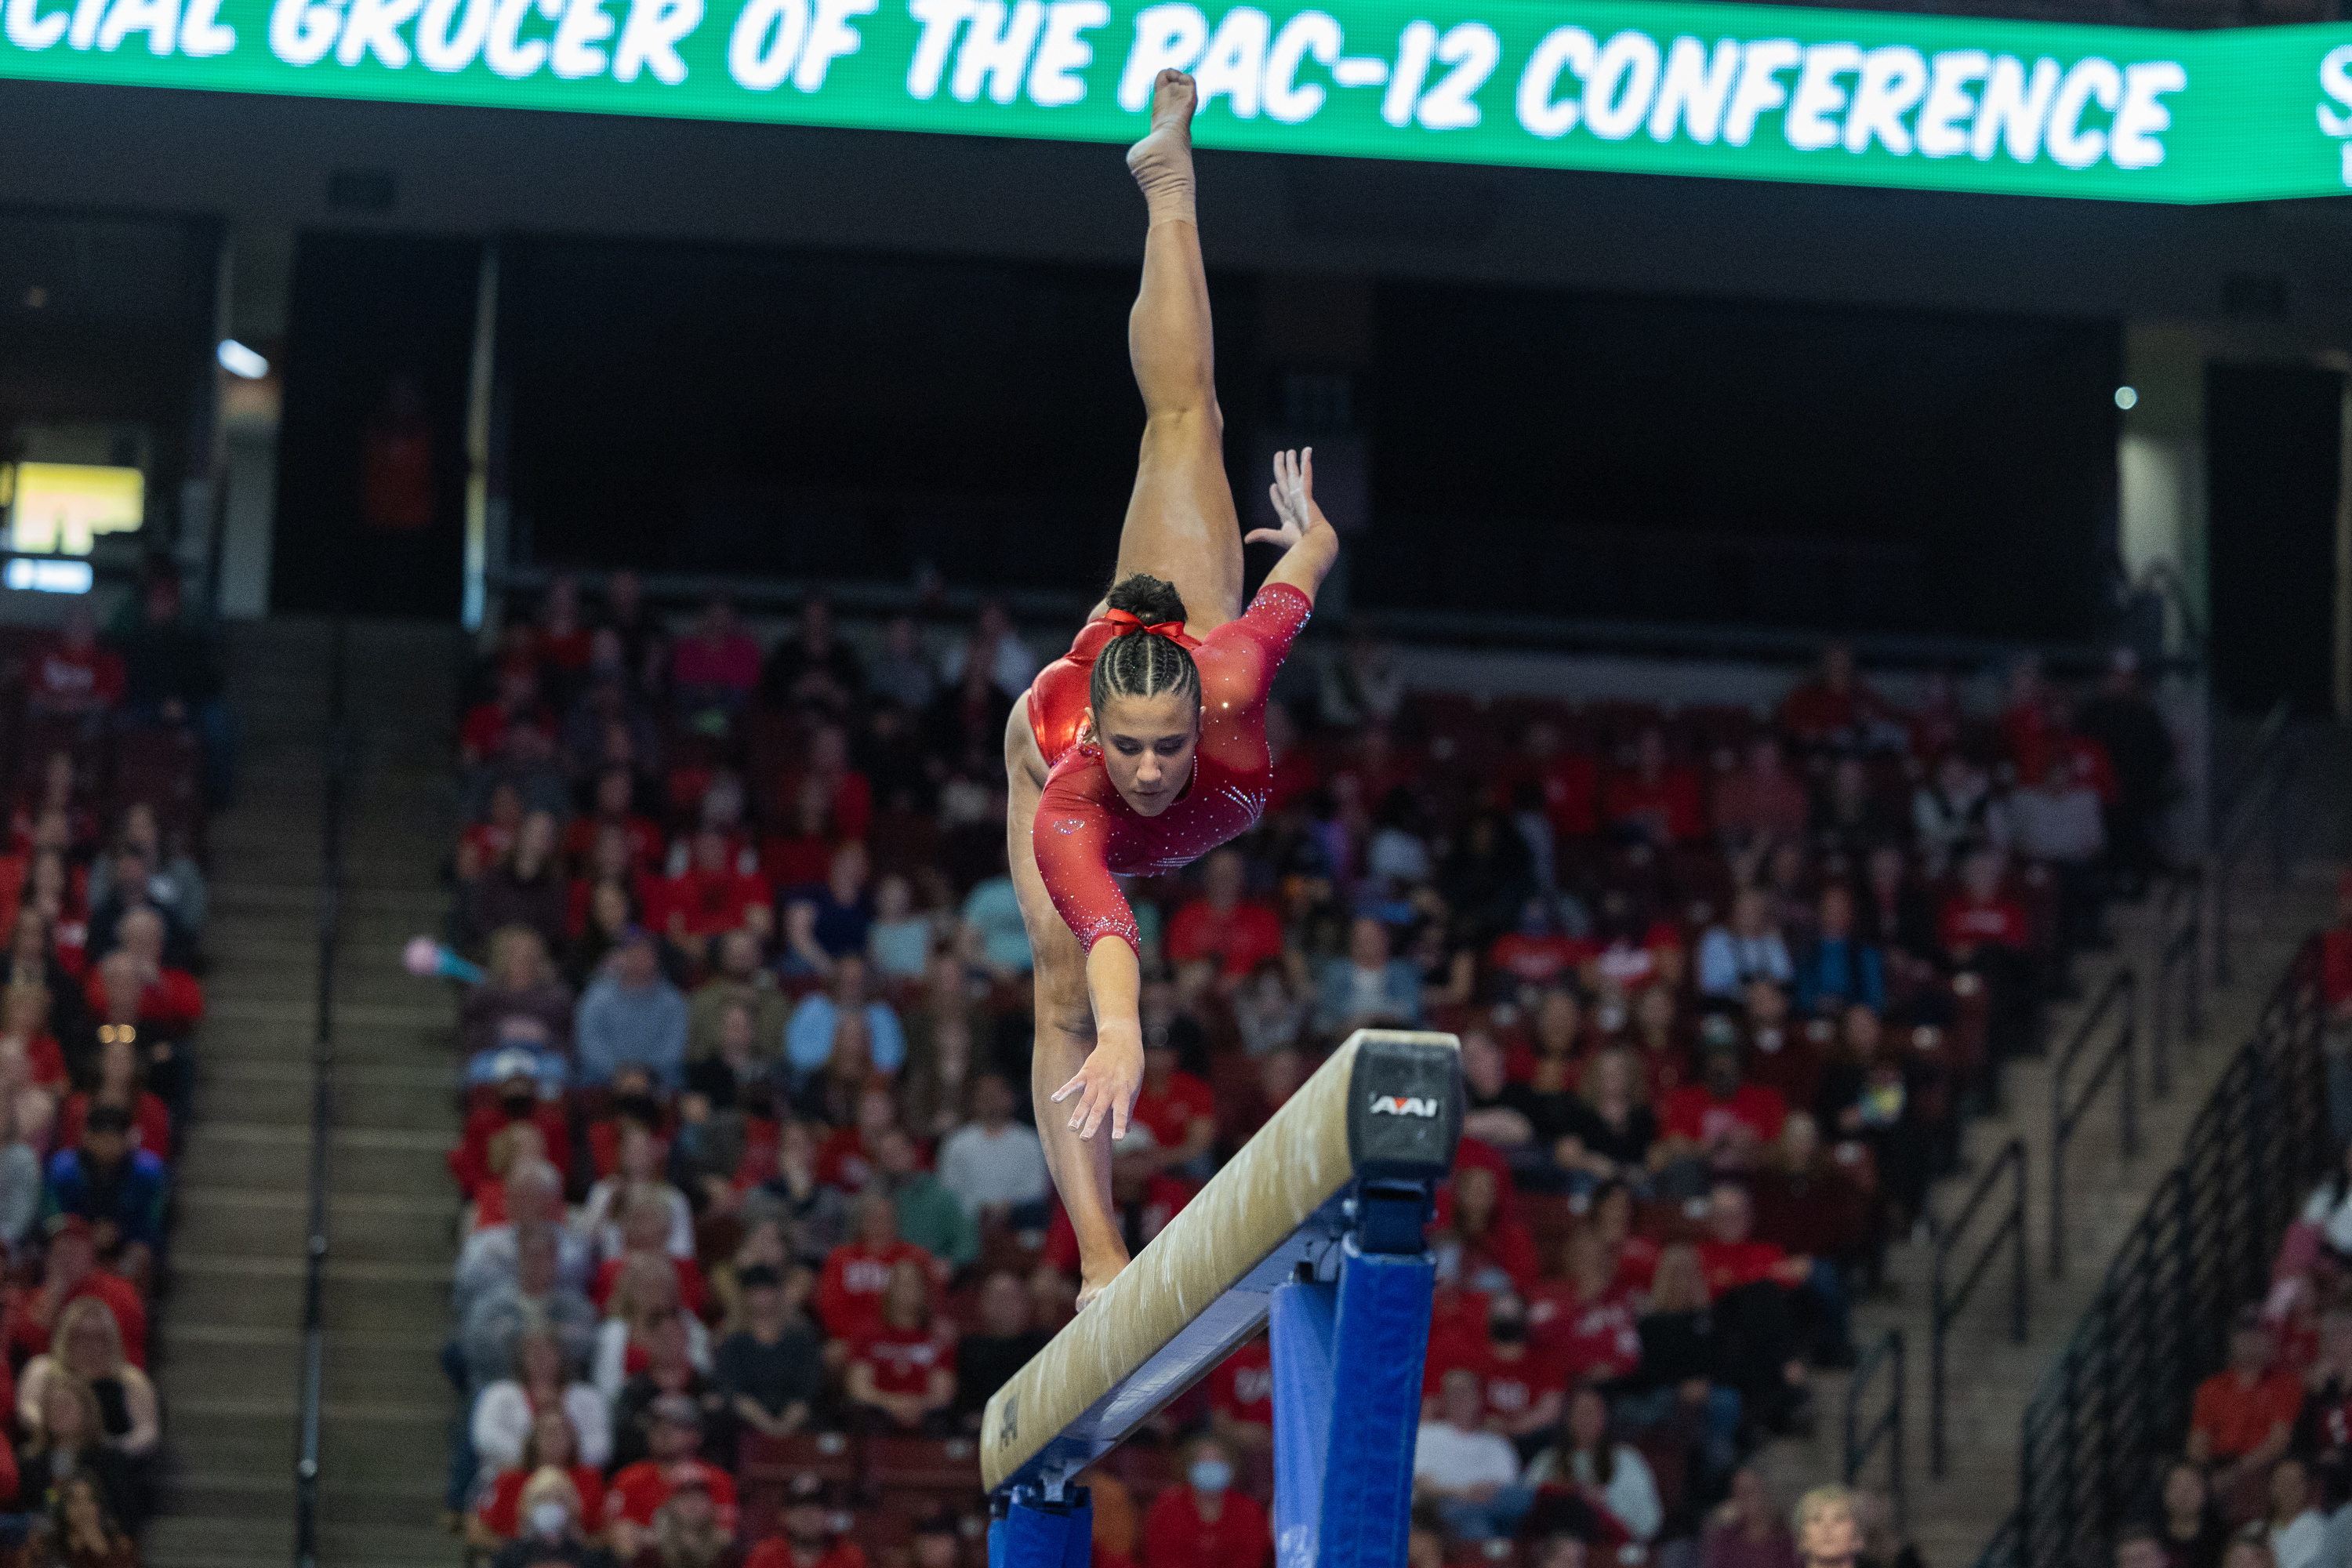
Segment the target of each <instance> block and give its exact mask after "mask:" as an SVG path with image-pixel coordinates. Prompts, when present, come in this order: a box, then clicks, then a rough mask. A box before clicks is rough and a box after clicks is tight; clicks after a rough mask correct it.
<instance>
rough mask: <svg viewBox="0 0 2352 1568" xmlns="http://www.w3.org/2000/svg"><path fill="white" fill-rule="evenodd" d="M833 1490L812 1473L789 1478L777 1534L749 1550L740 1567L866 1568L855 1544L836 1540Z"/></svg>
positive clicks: (807, 1471) (802, 1473)
mask: <svg viewBox="0 0 2352 1568" xmlns="http://www.w3.org/2000/svg"><path fill="white" fill-rule="evenodd" d="M834 1506H835V1498H834V1495H833V1488H832V1487H831V1485H829V1484H828V1483H827V1482H826V1481H825V1480H824V1478H822V1477H820V1476H818V1475H817V1474H816V1473H815V1472H814V1471H813V1470H803V1471H802V1472H801V1473H800V1474H799V1475H796V1476H794V1477H793V1479H792V1482H791V1484H790V1485H789V1486H787V1487H786V1488H785V1490H784V1507H783V1511H782V1513H781V1514H780V1515H778V1517H777V1520H776V1524H777V1529H778V1533H777V1534H775V1535H772V1536H770V1537H769V1538H768V1539H767V1540H765V1541H762V1542H760V1544H759V1545H757V1546H754V1547H753V1548H751V1556H749V1557H747V1558H746V1559H744V1562H743V1568H866V1553H865V1552H863V1551H861V1550H859V1548H858V1545H857V1543H856V1542H854V1541H843V1540H840V1539H838V1538H837V1537H836V1535H835V1531H834V1527H833V1521H834V1518H835V1513H834Z"/></svg>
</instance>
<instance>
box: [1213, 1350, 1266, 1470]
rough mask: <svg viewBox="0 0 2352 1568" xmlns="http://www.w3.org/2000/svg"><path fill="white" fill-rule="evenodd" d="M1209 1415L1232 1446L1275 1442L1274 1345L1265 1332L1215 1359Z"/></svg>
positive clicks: (1260, 1446) (1250, 1449) (1255, 1446)
mask: <svg viewBox="0 0 2352 1568" xmlns="http://www.w3.org/2000/svg"><path fill="white" fill-rule="evenodd" d="M1209 1419H1210V1422H1211V1424H1212V1425H1213V1426H1214V1427H1215V1429H1216V1434H1217V1436H1218V1437H1219V1438H1220V1439H1222V1440H1223V1442H1224V1443H1226V1444H1227V1445H1229V1446H1230V1447H1233V1448H1234V1449H1236V1450H1239V1451H1243V1452H1255V1451H1256V1450H1259V1449H1263V1448H1270V1447H1273V1446H1274V1347H1273V1344H1272V1342H1270V1341H1268V1340H1267V1338H1266V1336H1265V1335H1264V1334H1259V1335H1258V1336H1257V1337H1256V1338H1255V1339H1253V1340H1252V1341H1250V1342H1249V1343H1247V1344H1245V1345H1244V1346H1243V1347H1242V1348H1241V1349H1239V1350H1237V1351H1235V1352H1234V1353H1233V1354H1231V1355H1229V1356H1227V1357H1226V1358H1225V1359H1224V1360H1223V1361H1221V1362H1219V1363H1217V1370H1216V1371H1214V1372H1213V1373H1210V1374H1209Z"/></svg>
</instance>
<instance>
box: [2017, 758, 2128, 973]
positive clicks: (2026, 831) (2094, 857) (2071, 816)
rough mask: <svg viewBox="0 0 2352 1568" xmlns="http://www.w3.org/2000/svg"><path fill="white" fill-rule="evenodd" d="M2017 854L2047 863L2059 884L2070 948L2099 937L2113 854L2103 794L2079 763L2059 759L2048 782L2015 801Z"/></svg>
mask: <svg viewBox="0 0 2352 1568" xmlns="http://www.w3.org/2000/svg"><path fill="white" fill-rule="evenodd" d="M2010 811H2011V816H2013V817H2014V818H2015V820H2016V824H2017V852H2018V853H2019V854H2021V855H2022V856H2025V857H2026V858H2029V859H2032V860H2040V861H2042V862H2043V863H2044V864H2046V865H2047V866H2048V867H2049V868H2050V869H2051V870H2052V872H2053V873H2054V874H2055V875H2056V876H2057V879H2058V895H2059V913H2060V925H2061V928H2062V929H2063V931H2064V932H2065V941H2066V942H2067V943H2068V944H2069V945H2070V946H2080V945H2082V944H2084V943H2085V942H2089V941H2091V940H2092V939H2093V938H2095V936H2096V935H2097V934H2098V923H2099V900H2100V895H2101V891H2102V889H2101V885H2100V876H2101V871H2102V869H2103V865H2104V861H2105V856H2106V852H2107V837H2106V828H2105V825H2104V823H2103V821H2102V819H2101V817H2100V815H2099V795H2098V792H2097V791H2096V790H2095V789H2093V788H2092V787H2091V785H2090V784H2087V783H2085V782H2084V780H2082V779H2081V778H2079V777H2077V776H2076V774H2075V772H2074V765H2073V763H2071V762H2070V761H2069V760H2068V759H2067V758H2065V757H2063V756H2053V758H2052V759H2051V760H2050V763H2049V765H2048V767H2047V769H2046V771H2045V772H2044V773H2042V777H2041V778H2040V779H2039V780H2038V781H2037V782H2036V783H2035V784H2032V786H2030V787H2026V788H2021V789H2020V790H2018V791H2017V792H2016V793H2015V794H2014V795H2011V797H2010Z"/></svg>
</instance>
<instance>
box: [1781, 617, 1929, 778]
mask: <svg viewBox="0 0 2352 1568" xmlns="http://www.w3.org/2000/svg"><path fill="white" fill-rule="evenodd" d="M1779 722H1780V730H1781V731H1782V732H1783V733H1785V734H1787V735H1789V736H1790V737H1791V738H1792V739H1793V740H1795V742H1797V744H1799V745H1800V746H1802V747H1804V748H1806V749H1807V750H1809V751H1811V750H1836V751H1860V750H1863V749H1865V748H1871V749H1879V748H1884V747H1888V746H1900V745H1902V744H1903V743H1904V742H1906V740H1907V739H1908V733H1907V731H1906V730H1905V729H1904V726H1903V716H1902V714H1901V713H1899V712H1898V711H1896V710H1895V708H1894V707H1893V706H1892V705H1890V704H1889V703H1888V702H1887V701H1886V700H1885V699H1884V698H1882V697H1880V696H1879V695H1878V693H1876V692H1875V691H1873V690H1872V689H1870V688H1869V687H1868V686H1866V685H1864V683H1863V682H1862V680H1861V679H1860V678H1859V677H1858V676H1857V675H1856V674H1855V673H1854V666H1853V648H1852V647H1848V646H1847V645H1846V644H1844V643H1841V642H1833V643H1830V644H1828V645H1826V646H1825V647H1822V662H1821V666H1820V668H1819V669H1818V670H1817V671H1816V672H1815V673H1814V675H1813V676H1812V678H1811V679H1808V680H1807V681H1805V682H1804V684H1802V685H1801V686H1799V687H1798V688H1797V689H1795V690H1793V691H1791V692H1790V693H1789V695H1788V696H1786V697H1784V698H1782V699H1781V700H1780V714H1779Z"/></svg>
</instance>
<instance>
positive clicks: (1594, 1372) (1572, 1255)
mask: <svg viewBox="0 0 2352 1568" xmlns="http://www.w3.org/2000/svg"><path fill="white" fill-rule="evenodd" d="M1560 1253H1561V1268H1560V1269H1559V1274H1558V1276H1556V1277H1547V1278H1545V1279H1538V1280H1537V1281H1536V1282H1535V1283H1534V1284H1532V1285H1530V1286H1529V1287H1528V1294H1527V1302H1528V1310H1527V1317H1528V1345H1529V1347H1530V1348H1531V1349H1533V1350H1534V1351H1536V1352H1538V1354H1541V1355H1544V1356H1547V1357H1549V1358H1550V1360H1551V1362H1552V1363H1553V1364H1554V1365H1555V1366H1556V1367H1558V1369H1559V1374H1560V1378H1561V1382H1562V1385H1563V1386H1566V1387H1573V1386H1575V1385H1576V1384H1583V1383H1591V1384H1608V1385H1612V1386H1617V1387H1619V1388H1621V1389H1623V1388H1630V1387H1632V1386H1633V1384H1632V1380H1633V1377H1634V1376H1635V1374H1636V1373H1639V1372H1640V1371H1641V1367H1642V1336H1641V1332H1640V1331H1639V1329H1638V1328H1637V1327H1636V1326H1635V1322H1634V1319H1635V1316H1636V1314H1635V1311H1634V1300H1633V1291H1632V1290H1630V1289H1627V1288H1626V1287H1625V1286H1624V1285H1623V1284H1622V1283H1620V1282H1619V1280H1618V1279H1617V1259H1616V1258H1614V1257H1613V1256H1612V1255H1611V1253H1610V1251H1609V1248H1608V1247H1607V1245H1606V1244H1605V1243H1604V1242H1603V1241H1602V1240H1601V1236H1600V1233H1599V1231H1598V1230H1597V1229H1596V1228H1595V1227H1594V1226H1590V1225H1585V1226H1578V1227H1577V1228H1576V1229H1574V1230H1572V1231H1570V1232H1569V1234H1568V1237H1567V1239H1566V1240H1565V1241H1564V1242H1563V1243H1562V1244H1561V1247H1560Z"/></svg>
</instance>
